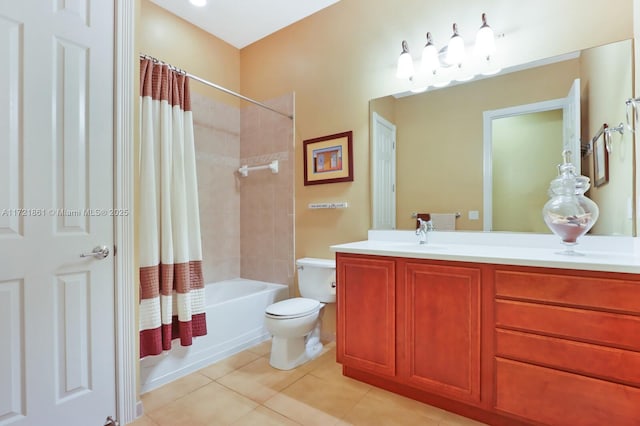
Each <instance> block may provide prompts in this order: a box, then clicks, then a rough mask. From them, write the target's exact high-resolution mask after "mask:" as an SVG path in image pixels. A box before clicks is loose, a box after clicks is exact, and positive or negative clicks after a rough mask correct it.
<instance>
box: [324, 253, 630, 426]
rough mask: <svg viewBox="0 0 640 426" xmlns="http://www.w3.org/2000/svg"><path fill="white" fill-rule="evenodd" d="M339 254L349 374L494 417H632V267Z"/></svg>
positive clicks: (583, 422) (599, 421)
mask: <svg viewBox="0 0 640 426" xmlns="http://www.w3.org/2000/svg"><path fill="white" fill-rule="evenodd" d="M336 259H337V291H338V297H337V358H338V362H340V363H342V364H343V373H344V374H345V375H347V376H350V377H353V378H355V379H358V380H362V381H365V382H368V383H370V384H373V385H376V386H379V387H382V388H385V389H388V390H390V391H393V392H396V393H399V394H402V395H405V396H408V397H411V398H414V399H417V400H420V401H423V402H426V403H429V404H432V405H436V406H439V407H441V408H444V409H446V410H449V411H453V412H457V413H459V414H462V415H464V416H467V417H472V418H475V419H478V420H480V421H483V422H486V423H489V424H492V425H509V426H511V425H558V426H591V425H593V426H596V425H597V426H601V425H615V426H640V275H637V274H623V273H610V272H595V271H575V270H565V269H552V268H541V267H524V266H522V267H521V266H505V265H493V264H481V263H467V262H456V261H446V262H445V261H433V260H427V259H409V258H394V257H385V256H371V255H360V254H345V253H337V255H336Z"/></svg>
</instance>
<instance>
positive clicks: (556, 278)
mask: <svg viewBox="0 0 640 426" xmlns="http://www.w3.org/2000/svg"><path fill="white" fill-rule="evenodd" d="M494 278H495V290H496V296H498V297H508V298H517V299H524V300H533V301H542V302H549V303H559V304H564V305H573V306H581V307H588V308H595V309H604V310H615V311H621V312H628V313H640V282H639V281H631V280H625V279H617V278H602V277H584V276H576V275H561V274H551V273H536V272H524V271H509V270H496V271H495V276H494Z"/></svg>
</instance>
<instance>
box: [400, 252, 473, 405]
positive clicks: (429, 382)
mask: <svg viewBox="0 0 640 426" xmlns="http://www.w3.org/2000/svg"><path fill="white" fill-rule="evenodd" d="M480 276H481V273H480V269H477V268H473V267H453V266H445V265H432V264H425V263H418V262H407V263H406V267H405V269H404V283H405V288H406V290H405V293H404V294H405V300H404V315H405V317H404V329H405V334H406V339H405V352H406V357H407V365H406V366H404V368H405V369H406V370H403V372H402V375H403V376H404V375H406V380H407V383H408V384H410V385H411V386H413V387H416V388H419V389H424V390H427V391H430V392H433V393H438V394H441V395H447V396H450V397H454V398H457V399H461V400H465V401H469V402H479V401H480Z"/></svg>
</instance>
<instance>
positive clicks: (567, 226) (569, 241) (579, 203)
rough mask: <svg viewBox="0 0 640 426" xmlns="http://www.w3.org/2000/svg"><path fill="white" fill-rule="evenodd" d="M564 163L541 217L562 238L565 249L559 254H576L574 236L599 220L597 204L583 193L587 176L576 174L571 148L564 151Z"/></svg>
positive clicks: (579, 234)
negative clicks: (572, 162)
mask: <svg viewBox="0 0 640 426" xmlns="http://www.w3.org/2000/svg"><path fill="white" fill-rule="evenodd" d="M562 156H563V163H562V164H560V165H559V166H558V177H557V178H555V179H554V180H552V181H551V184H550V185H549V196H550V197H551V198H550V199H549V201H547V202H546V204H545V205H544V207H543V208H542V216H543V217H544V221H545V223H546V224H547V226H548V227H549V229H551V231H552V232H553V233H554V234H556V235H557V236H558V237H560V239H561V240H562V244H564V246H565V251H563V252H561V254H567V255H579V253H577V252H575V251H574V246H575V245H576V244H577V243H578V242H577V239H578V238H579V237H581V236H583V235H584V234H586V233H587V232H588V231H589V230H590V229H591V227H592V226H593V224H594V223H596V220H598V213H599V210H598V205H597V204H596V203H595V202H593V201H592V200H591V199H589V198H587V197H585V196H584V193H585V192H586V191H587V190H588V189H589V178H588V177H586V176H576V174H575V167H574V166H573V164H571V151H563V152H562Z"/></svg>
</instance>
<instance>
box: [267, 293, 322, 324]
mask: <svg viewBox="0 0 640 426" xmlns="http://www.w3.org/2000/svg"><path fill="white" fill-rule="evenodd" d="M320 307H321V303H320V302H319V301H317V300H314V299H308V298H306V297H294V298H291V299H286V300H282V301H280V302H276V303H274V304H272V305H269V306H267V308H266V309H265V315H266V316H268V317H270V318H274V319H291V318H299V317H304V316H307V315H310V314H312V313H314V312H316V311H318V310H319V309H320Z"/></svg>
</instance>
